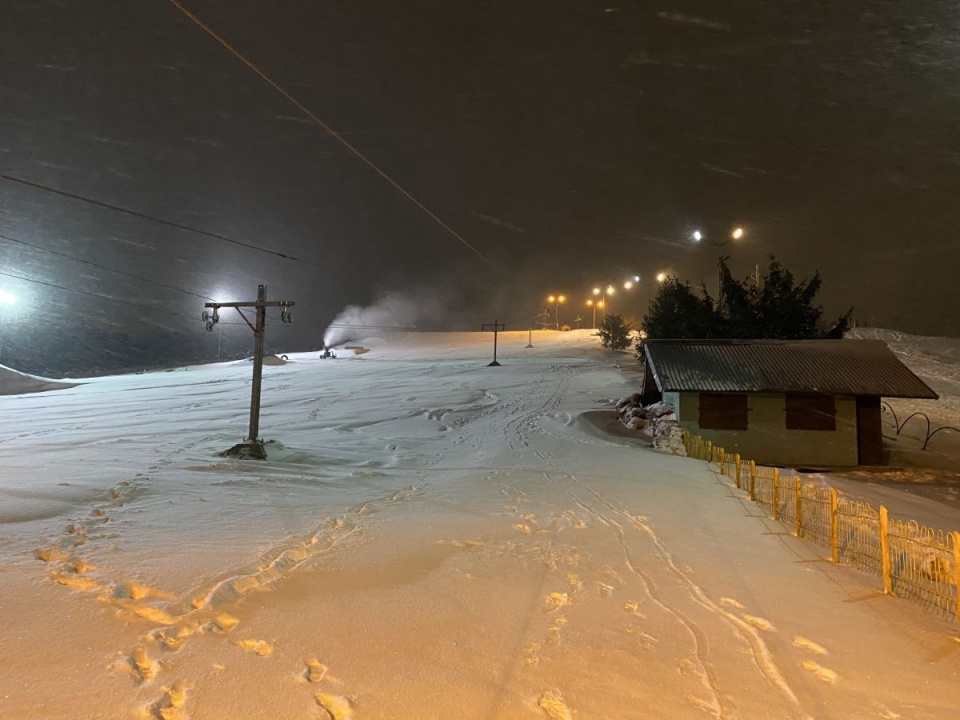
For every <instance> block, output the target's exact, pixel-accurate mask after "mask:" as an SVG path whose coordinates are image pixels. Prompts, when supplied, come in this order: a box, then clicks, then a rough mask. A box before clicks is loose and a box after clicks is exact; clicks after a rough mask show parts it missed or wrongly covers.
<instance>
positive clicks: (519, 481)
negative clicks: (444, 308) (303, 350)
mask: <svg viewBox="0 0 960 720" xmlns="http://www.w3.org/2000/svg"><path fill="white" fill-rule="evenodd" d="M532 339H533V345H534V347H533V348H527V347H526V345H527V344H528V336H527V333H514V334H510V333H504V334H501V336H500V337H499V345H498V359H499V361H500V362H501V363H502V365H501V366H500V367H489V366H488V363H489V361H490V359H491V355H492V340H493V338H492V335H491V334H489V333H485V334H481V333H477V334H450V335H445V334H434V333H431V334H404V335H401V336H397V337H384V338H379V339H378V338H370V339H367V340H364V341H363V342H362V343H360V344H362V345H363V347H364V348H367V349H368V350H369V352H366V353H364V354H361V355H353V354H351V353H350V352H346V351H344V350H343V349H342V348H341V349H338V354H339V357H338V358H337V359H336V360H319V359H317V357H316V355H315V354H314V355H296V354H291V355H290V358H289V360H290V361H289V362H288V363H286V364H284V365H277V366H268V367H266V368H265V369H264V383H263V405H262V416H261V424H260V427H261V431H262V435H263V436H264V437H265V438H267V439H268V440H270V441H273V442H271V443H269V444H268V458H267V460H266V461H264V462H257V461H252V460H248V461H241V460H233V459H228V458H223V457H220V456H219V455H218V453H219V452H220V451H222V450H225V449H226V448H228V447H230V446H231V445H233V444H234V443H235V442H237V441H239V440H241V439H242V438H243V437H244V434H245V432H246V428H247V421H248V403H249V393H250V372H251V366H250V364H249V363H246V362H237V363H226V364H220V365H210V366H204V367H196V368H189V369H187V370H182V371H176V372H166V373H147V374H143V375H129V376H120V377H104V378H96V379H92V380H89V381H87V382H85V383H84V384H82V385H79V386H77V387H72V388H69V389H66V390H61V391H58V392H56V393H52V392H41V393H34V394H30V395H4V396H0V413H2V414H3V416H4V417H5V418H8V422H6V423H4V424H3V425H2V426H0V468H2V475H0V587H2V588H3V591H2V594H0V607H2V610H3V615H4V622H3V624H2V626H0V628H2V629H0V634H2V635H0V666H2V667H3V668H4V672H3V676H2V679H0V687H2V692H0V717H4V718H8V717H9V718H16V719H17V720H39V719H41V718H43V719H45V720H46V719H50V718H64V719H66V718H70V719H73V718H123V717H154V718H157V717H165V718H195V719H196V718H203V720H225V719H227V718H230V719H231V720H233V719H235V718H246V719H250V720H257V719H259V718H264V719H267V718H269V719H271V720H272V719H274V718H283V719H284V720H288V719H296V718H316V717H332V718H340V719H342V718H350V717H353V718H357V720H359V719H360V718H458V719H460V718H463V719H469V718H502V719H511V720H512V719H514V718H520V719H522V718H531V719H535V718H548V719H557V718H572V717H576V718H581V719H587V718H641V717H642V718H647V717H663V718H667V717H669V718H681V719H682V718H703V717H718V718H719V717H724V718H732V717H741V718H760V717H776V718H806V717H817V718H849V717H910V718H943V717H952V716H954V715H956V714H957V713H958V712H960V687H958V684H957V682H956V678H957V676H958V673H960V653H957V652H953V650H952V649H951V648H954V647H956V642H957V641H956V636H957V629H956V625H951V624H950V623H947V622H944V621H941V620H938V619H937V618H935V617H932V616H929V615H925V614H924V613H923V612H921V611H920V610H919V609H918V608H916V607H914V606H912V605H911V604H909V603H907V602H905V601H901V600H898V599H894V598H889V597H883V596H882V594H881V592H880V588H879V587H878V586H877V580H876V578H873V577H872V576H868V575H864V574H862V573H859V572H858V571H856V570H853V569H851V568H847V567H837V566H833V565H831V564H830V563H829V562H826V561H825V560H824V558H823V551H822V549H821V548H819V547H817V546H814V545H810V544H808V543H805V542H803V541H801V540H797V539H796V538H793V537H792V536H791V535H790V534H789V532H788V530H787V529H786V528H784V527H783V526H780V525H779V524H775V523H773V522H771V521H770V520H769V519H768V518H766V517H764V515H763V513H762V511H761V510H760V508H759V507H757V506H756V505H753V504H751V503H749V502H748V501H747V500H746V499H745V498H744V497H743V495H742V494H741V493H738V492H737V491H735V490H733V489H732V488H730V487H729V485H728V484H726V483H725V482H723V481H721V480H720V479H719V478H717V477H716V476H715V475H714V474H713V473H712V472H710V471H709V469H708V468H707V466H706V465H705V464H704V463H702V462H699V461H696V460H692V459H687V458H680V457H674V456H670V455H664V454H660V453H656V452H653V451H650V450H647V449H646V448H645V447H643V444H642V443H640V442H638V441H637V440H636V439H634V438H632V437H629V436H627V435H625V434H622V433H621V434H616V435H615V434H606V433H604V432H603V427H604V423H603V421H602V420H601V418H603V417H604V416H609V418H610V420H609V421H610V422H615V421H614V420H613V412H612V409H613V401H614V400H616V399H617V398H620V397H623V396H625V395H628V394H630V392H632V391H633V389H634V387H635V380H636V370H635V365H634V363H633V360H632V357H631V355H630V354H628V353H624V354H609V353H607V352H605V351H603V350H602V349H600V348H599V347H598V346H597V344H596V338H594V337H592V336H591V335H590V333H589V332H588V331H580V332H575V333H556V332H535V333H533V336H532Z"/></svg>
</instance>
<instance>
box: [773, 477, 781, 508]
mask: <svg viewBox="0 0 960 720" xmlns="http://www.w3.org/2000/svg"><path fill="white" fill-rule="evenodd" d="M773 519H774V520H778V521H779V520H780V468H774V469H773Z"/></svg>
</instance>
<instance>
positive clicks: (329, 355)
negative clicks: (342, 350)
mask: <svg viewBox="0 0 960 720" xmlns="http://www.w3.org/2000/svg"><path fill="white" fill-rule="evenodd" d="M336 356H337V354H336V353H335V352H334V351H333V348H331V347H327V346H326V345H324V346H323V352H321V353H320V359H321V360H333V359H334V358H335V357H336Z"/></svg>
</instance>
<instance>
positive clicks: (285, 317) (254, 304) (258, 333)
mask: <svg viewBox="0 0 960 720" xmlns="http://www.w3.org/2000/svg"><path fill="white" fill-rule="evenodd" d="M293 305H294V304H293V303H292V302H291V301H289V300H275V301H273V302H267V286H266V285H258V286H257V299H256V300H251V301H244V302H225V303H218V302H212V303H205V304H204V307H207V308H212V309H213V312H212V313H208V312H206V311H204V313H203V315H201V317H202V318H203V320H204V321H205V322H206V323H207V330H208V331H209V332H213V328H214V326H215V325H216V324H217V323H218V322H219V321H220V312H219V311H220V308H225V307H232V308H236V310H237V312H238V313H240V317H242V318H243V321H244V322H245V323H246V324H247V325H248V326H249V328H250V329H251V330H253V338H254V343H253V386H252V387H251V390H250V429H249V431H248V432H247V439H246V441H245V442H244V445H246V446H252V445H255V446H257V447H258V448H259V449H260V453H259V454H257V453H256V451H254V456H255V457H260V458H261V459H263V458H265V457H266V456H265V455H264V454H263V447H262V443H261V442H260V441H259V440H258V439H257V435H259V434H260V388H261V382H262V377H263V337H264V330H265V329H266V325H267V308H268V307H279V308H280V309H281V310H280V320H281V322H293V316H292V314H291V313H290V308H292V307H293ZM241 308H254V309H255V310H256V313H257V314H256V321H255V322H256V324H255V325H254V324H251V322H250V321H249V320H248V319H247V316H246V315H244V314H243V310H242V309H241Z"/></svg>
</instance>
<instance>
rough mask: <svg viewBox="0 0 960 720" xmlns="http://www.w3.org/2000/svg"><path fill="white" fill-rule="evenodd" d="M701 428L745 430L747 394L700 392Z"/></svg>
mask: <svg viewBox="0 0 960 720" xmlns="http://www.w3.org/2000/svg"><path fill="white" fill-rule="evenodd" d="M699 424H700V427H701V428H702V429H703V430H746V429H747V396H746V395H745V394H743V393H708V392H702V393H700V418H699Z"/></svg>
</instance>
